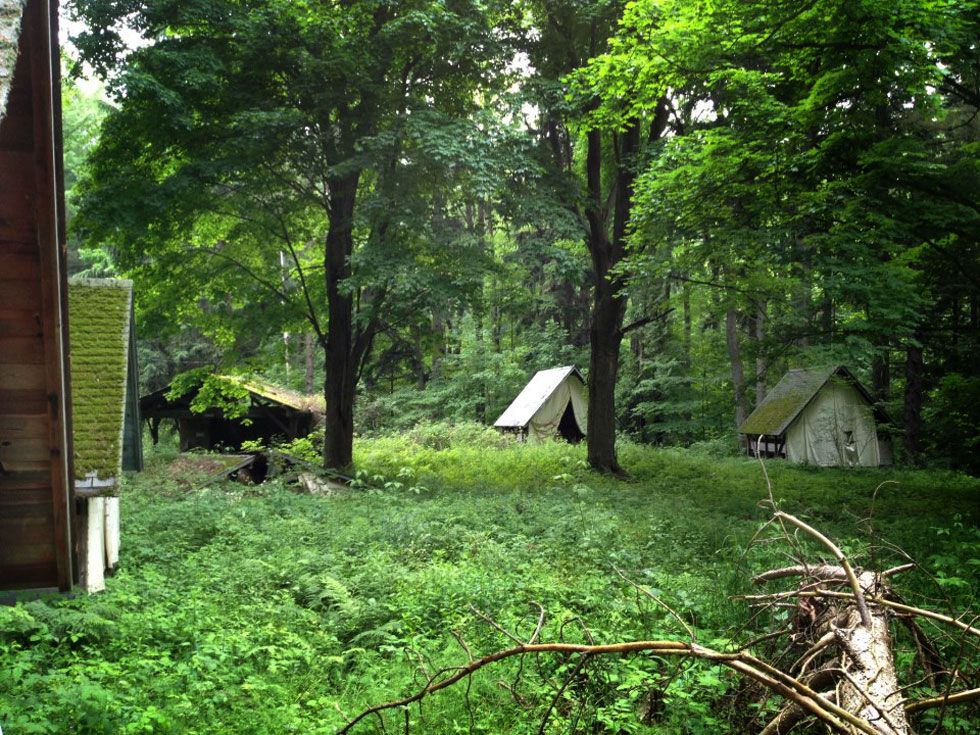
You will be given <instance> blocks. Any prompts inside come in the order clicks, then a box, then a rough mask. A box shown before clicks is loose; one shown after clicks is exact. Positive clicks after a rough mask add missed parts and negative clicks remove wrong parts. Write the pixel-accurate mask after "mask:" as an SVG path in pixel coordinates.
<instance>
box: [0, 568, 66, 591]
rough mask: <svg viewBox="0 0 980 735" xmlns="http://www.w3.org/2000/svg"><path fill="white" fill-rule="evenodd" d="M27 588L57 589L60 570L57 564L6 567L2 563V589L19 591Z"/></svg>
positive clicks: (0, 572) (0, 586)
mask: <svg viewBox="0 0 980 735" xmlns="http://www.w3.org/2000/svg"><path fill="white" fill-rule="evenodd" d="M27 586H30V587H57V586H58V568H57V566H56V565H55V563H54V562H53V561H52V562H50V563H47V562H44V563H40V564H11V565H5V564H3V563H2V561H0V589H3V590H19V589H24V587H27Z"/></svg>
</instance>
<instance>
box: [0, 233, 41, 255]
mask: <svg viewBox="0 0 980 735" xmlns="http://www.w3.org/2000/svg"><path fill="white" fill-rule="evenodd" d="M0 253H9V254H11V255H30V256H32V257H36V256H37V243H35V242H34V239H33V238H32V237H31V236H30V235H29V234H28V236H26V237H25V238H24V239H19V240H11V239H4V238H3V237H2V236H0Z"/></svg>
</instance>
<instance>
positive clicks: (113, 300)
mask: <svg viewBox="0 0 980 735" xmlns="http://www.w3.org/2000/svg"><path fill="white" fill-rule="evenodd" d="M132 295H133V283H132V281H111V280H101V279H100V280H94V279H92V280H88V279H85V280H76V281H72V282H71V283H69V285H68V325H69V332H70V335H71V393H72V414H73V416H72V424H73V439H74V445H75V477H76V478H78V479H84V478H85V477H86V475H88V474H89V473H92V472H94V473H96V475H97V476H98V478H99V479H100V480H108V479H110V478H116V477H119V476H120V475H121V474H122V437H123V425H124V418H125V410H126V376H127V367H128V365H127V361H128V359H129V327H130V308H131V301H132Z"/></svg>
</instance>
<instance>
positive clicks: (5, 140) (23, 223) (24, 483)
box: [0, 0, 78, 590]
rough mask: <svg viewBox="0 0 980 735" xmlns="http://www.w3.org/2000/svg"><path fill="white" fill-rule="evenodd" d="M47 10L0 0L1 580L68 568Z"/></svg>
mask: <svg viewBox="0 0 980 735" xmlns="http://www.w3.org/2000/svg"><path fill="white" fill-rule="evenodd" d="M57 20H58V5H57V3H56V2H49V0H27V1H26V2H25V1H24V0H0V589H26V588H52V587H57V588H59V589H62V590H67V589H69V588H70V587H71V586H72V585H73V584H74V583H75V582H76V581H77V576H78V575H77V571H78V567H77V565H76V550H75V541H76V534H75V516H74V513H75V504H74V490H73V488H72V483H71V457H72V450H71V403H70V395H71V389H70V376H69V375H68V333H67V279H66V275H65V274H66V270H65V263H66V259H67V252H66V249H65V229H64V222H65V220H64V211H65V209H64V186H63V176H62V156H61V140H62V136H61V91H60V79H59V73H60V66H59V63H58V59H59V53H58V28H57Z"/></svg>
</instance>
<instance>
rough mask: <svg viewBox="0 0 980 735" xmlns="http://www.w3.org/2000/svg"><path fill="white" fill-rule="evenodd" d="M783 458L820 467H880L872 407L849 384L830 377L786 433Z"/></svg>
mask: <svg viewBox="0 0 980 735" xmlns="http://www.w3.org/2000/svg"><path fill="white" fill-rule="evenodd" d="M785 436H786V458H787V459H789V460H790V461H792V462H802V463H807V464H813V465H818V466H820V467H834V466H849V465H858V466H862V467H877V466H879V464H881V455H880V453H879V449H878V432H877V430H876V428H875V419H874V413H873V411H872V409H871V406H869V405H868V402H867V401H866V400H865V398H864V396H863V395H861V393H860V391H858V390H857V388H855V387H854V386H853V385H852V384H851V383H849V382H848V381H846V380H844V379H841V378H838V377H833V378H831V379H830V380H828V381H827V383H826V384H825V385H824V386H823V387H822V388H821V389H820V390H819V391H818V392H817V394H816V395H815V396H814V397H813V400H811V401H810V403H809V404H807V406H806V408H805V409H803V411H802V412H801V413H800V415H799V416H797V417H796V419H795V420H794V421H793V423H792V424H790V425H789V427H788V428H787V429H786V435H785Z"/></svg>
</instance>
